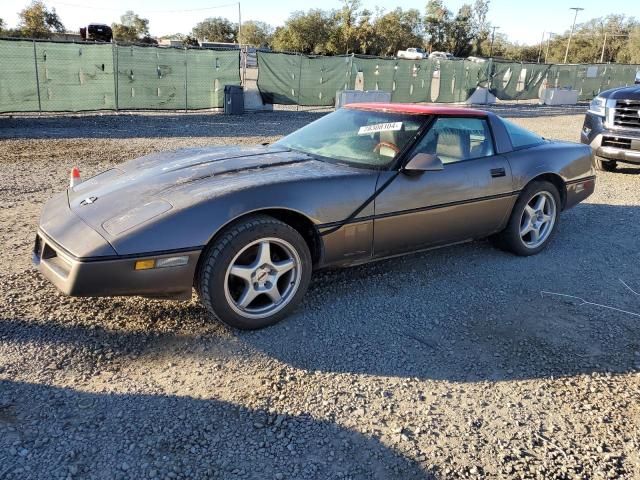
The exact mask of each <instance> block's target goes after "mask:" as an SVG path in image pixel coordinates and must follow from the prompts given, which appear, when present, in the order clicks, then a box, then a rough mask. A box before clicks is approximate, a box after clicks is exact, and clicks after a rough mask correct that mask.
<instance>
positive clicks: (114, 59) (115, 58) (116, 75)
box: [111, 42, 118, 112]
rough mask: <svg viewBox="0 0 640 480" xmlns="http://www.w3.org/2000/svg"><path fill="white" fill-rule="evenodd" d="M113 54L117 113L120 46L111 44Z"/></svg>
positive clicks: (114, 99) (114, 97)
mask: <svg viewBox="0 0 640 480" xmlns="http://www.w3.org/2000/svg"><path fill="white" fill-rule="evenodd" d="M111 52H112V56H113V90H114V92H113V93H114V95H113V101H114V102H115V106H116V112H117V111H118V45H117V44H116V43H115V42H113V43H112V44H111Z"/></svg>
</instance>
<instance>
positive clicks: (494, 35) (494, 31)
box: [489, 27, 500, 58]
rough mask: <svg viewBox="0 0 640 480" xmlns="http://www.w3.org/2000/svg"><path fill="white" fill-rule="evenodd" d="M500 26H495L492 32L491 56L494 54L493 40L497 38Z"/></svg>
mask: <svg viewBox="0 0 640 480" xmlns="http://www.w3.org/2000/svg"><path fill="white" fill-rule="evenodd" d="M497 28H500V27H493V31H492V32H491V46H490V47H489V58H491V57H492V56H493V41H494V40H495V38H496V29H497Z"/></svg>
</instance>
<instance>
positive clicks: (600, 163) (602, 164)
mask: <svg viewBox="0 0 640 480" xmlns="http://www.w3.org/2000/svg"><path fill="white" fill-rule="evenodd" d="M593 165H594V166H595V167H596V170H601V171H604V172H615V171H616V168H617V166H618V162H616V161H615V160H605V159H604V158H601V157H595V158H594V159H593Z"/></svg>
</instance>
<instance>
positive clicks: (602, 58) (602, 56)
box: [600, 32, 607, 63]
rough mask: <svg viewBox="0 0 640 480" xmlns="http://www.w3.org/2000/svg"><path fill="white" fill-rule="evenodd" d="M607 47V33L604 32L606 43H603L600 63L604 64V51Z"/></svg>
mask: <svg viewBox="0 0 640 480" xmlns="http://www.w3.org/2000/svg"><path fill="white" fill-rule="evenodd" d="M606 46H607V32H604V42H602V53H601V54H600V63H604V49H605V47H606Z"/></svg>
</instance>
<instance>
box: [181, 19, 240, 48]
mask: <svg viewBox="0 0 640 480" xmlns="http://www.w3.org/2000/svg"><path fill="white" fill-rule="evenodd" d="M191 34H192V35H193V36H194V37H196V38H197V39H198V40H202V41H208V42H221V43H235V42H237V38H238V25H237V24H235V23H232V22H230V21H229V20H227V19H226V18H222V17H212V18H207V19H205V20H203V21H202V22H200V23H198V24H197V25H196V26H195V27H193V30H192V31H191Z"/></svg>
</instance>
